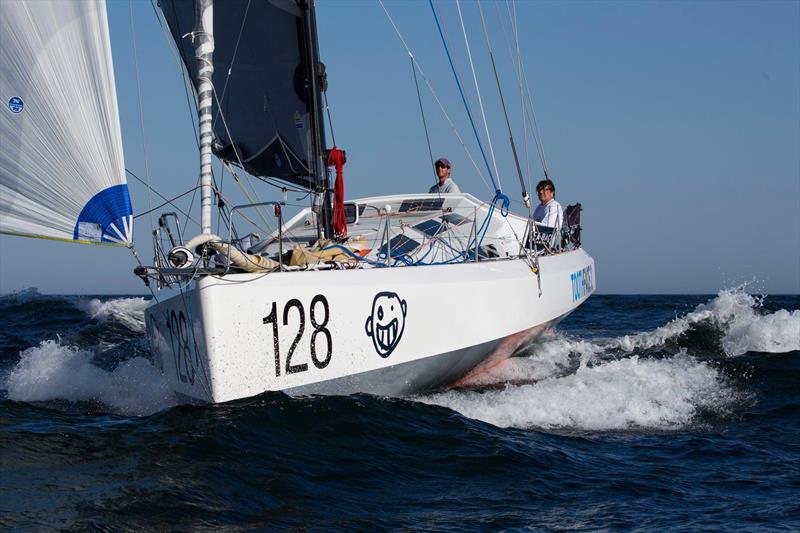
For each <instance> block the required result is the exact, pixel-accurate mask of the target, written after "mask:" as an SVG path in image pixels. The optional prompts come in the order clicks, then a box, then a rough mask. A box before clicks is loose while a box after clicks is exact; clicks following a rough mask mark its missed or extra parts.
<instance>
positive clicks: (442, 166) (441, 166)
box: [436, 163, 450, 168]
mask: <svg viewBox="0 0 800 533" xmlns="http://www.w3.org/2000/svg"><path fill="white" fill-rule="evenodd" d="M436 168H450V167H448V166H447V165H443V164H441V163H436Z"/></svg>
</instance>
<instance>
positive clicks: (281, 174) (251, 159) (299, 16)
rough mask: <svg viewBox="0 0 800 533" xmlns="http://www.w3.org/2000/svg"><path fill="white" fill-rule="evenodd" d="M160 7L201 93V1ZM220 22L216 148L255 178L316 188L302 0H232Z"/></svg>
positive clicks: (168, 1) (217, 16)
mask: <svg viewBox="0 0 800 533" xmlns="http://www.w3.org/2000/svg"><path fill="white" fill-rule="evenodd" d="M160 5H161V10H162V12H163V14H164V17H165V19H166V21H167V24H168V25H169V27H170V32H171V33H172V36H173V39H174V40H175V42H176V44H177V47H178V50H179V51H180V54H181V57H182V58H183V63H184V66H185V68H186V70H187V71H188V73H189V75H190V77H191V78H192V80H193V83H194V87H195V90H196V91H197V90H198V88H199V86H200V83H201V79H200V77H199V75H198V67H197V64H196V61H195V59H194V57H195V52H194V45H193V43H192V39H193V38H194V36H193V35H192V32H193V30H194V29H195V27H196V20H195V16H196V15H195V6H194V3H193V2H185V1H180V0H162V1H161V2H160ZM213 25H214V55H213V62H214V74H213V85H214V91H215V95H214V99H213V102H212V110H213V117H214V121H213V131H214V139H215V142H214V145H213V151H214V154H215V155H216V156H217V157H219V158H220V159H222V160H224V161H226V162H229V163H231V164H234V165H237V166H240V167H243V168H244V169H245V170H246V171H248V172H250V173H251V174H253V175H255V176H266V177H272V178H277V179H279V180H283V181H285V182H289V183H291V184H294V185H298V186H300V187H304V188H306V189H313V188H314V186H315V180H316V178H315V177H314V175H313V174H314V173H313V170H312V168H313V165H310V164H309V160H311V146H310V143H311V142H312V140H311V124H310V109H311V105H312V104H311V102H310V101H309V100H310V98H309V97H308V95H309V87H308V82H307V77H306V74H305V73H306V72H307V70H308V69H306V68H305V65H304V63H303V62H304V61H305V57H304V55H303V54H302V50H303V46H304V41H305V39H306V37H305V33H304V26H303V13H302V11H301V9H300V7H299V6H298V4H297V3H296V2H295V1H294V0H269V1H260V2H254V1H248V0H227V1H226V2H224V7H220V8H219V9H215V10H214V22H213Z"/></svg>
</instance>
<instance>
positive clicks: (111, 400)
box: [5, 340, 175, 415]
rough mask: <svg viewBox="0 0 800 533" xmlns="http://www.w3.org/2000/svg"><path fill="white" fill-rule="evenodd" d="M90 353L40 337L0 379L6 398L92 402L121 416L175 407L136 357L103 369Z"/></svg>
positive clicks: (160, 381) (160, 380) (156, 375)
mask: <svg viewBox="0 0 800 533" xmlns="http://www.w3.org/2000/svg"><path fill="white" fill-rule="evenodd" d="M93 356H94V354H93V353H92V352H91V351H88V350H80V349H78V348H76V347H74V346H63V345H61V344H60V342H58V341H52V340H48V341H43V342H42V343H41V344H39V346H34V347H32V348H28V349H27V350H25V351H23V352H22V353H21V354H20V361H19V363H17V365H16V366H15V367H14V369H13V370H11V372H10V373H9V374H8V376H7V377H6V379H5V386H6V389H7V390H8V398H9V399H11V400H16V401H23V402H43V401H51V400H66V401H69V402H78V401H98V402H101V403H103V404H105V405H108V406H110V407H111V408H113V409H114V410H117V411H119V412H121V413H124V414H135V415H139V414H149V413H153V412H156V411H159V410H162V409H166V408H168V407H171V406H172V405H175V400H174V399H173V397H172V393H171V391H170V387H169V385H168V383H167V381H166V379H165V378H164V377H163V376H162V374H161V373H160V372H159V371H158V370H157V369H156V368H155V367H154V366H153V365H152V364H151V363H150V362H149V361H148V360H146V359H144V358H142V357H136V358H134V359H131V360H128V361H125V362H124V363H121V364H120V365H119V366H118V367H117V368H116V369H114V370H113V371H111V372H109V371H106V370H103V369H102V368H99V367H97V366H95V365H94V364H92V359H93Z"/></svg>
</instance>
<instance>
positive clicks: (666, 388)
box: [419, 353, 739, 431]
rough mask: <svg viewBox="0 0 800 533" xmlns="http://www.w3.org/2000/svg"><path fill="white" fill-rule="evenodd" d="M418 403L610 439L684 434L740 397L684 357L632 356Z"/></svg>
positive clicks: (503, 423) (502, 423) (715, 373)
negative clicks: (699, 418)
mask: <svg viewBox="0 0 800 533" xmlns="http://www.w3.org/2000/svg"><path fill="white" fill-rule="evenodd" d="M419 400H420V401H422V402H424V403H429V404H435V405H440V406H444V407H449V408H451V409H453V410H455V411H458V412H459V413H461V414H463V415H464V416H467V417H469V418H474V419H478V420H483V421H484V422H488V423H490V424H493V425H496V426H499V427H515V428H522V429H528V428H534V427H538V428H545V429H557V428H570V429H582V430H590V431H600V430H602V431H608V430H628V429H637V428H646V429H659V430H671V429H679V428H683V427H685V426H686V425H688V424H690V423H692V421H693V420H694V418H695V416H696V415H697V414H698V413H699V412H702V411H704V410H712V411H715V412H719V411H721V410H726V409H728V408H729V407H730V406H731V405H732V404H733V403H734V402H736V401H738V400H739V397H738V395H737V393H736V392H735V391H734V389H732V388H731V387H729V386H728V385H727V383H726V379H725V378H724V377H723V375H722V374H721V373H720V372H719V370H717V369H715V368H714V367H712V366H711V365H709V364H708V363H705V362H701V361H698V360H696V359H695V358H694V357H691V356H689V355H686V354H685V353H684V354H680V355H678V356H675V357H672V358H669V359H642V358H639V357H638V356H633V357H629V358H626V359H621V360H616V361H609V362H605V363H601V364H598V365H595V366H581V367H579V368H578V370H577V371H576V372H575V373H573V374H569V375H566V376H554V377H549V378H546V379H543V380H541V381H538V382H536V383H530V384H525V385H508V386H506V387H505V388H503V389H502V390H480V391H475V390H471V391H463V390H453V391H447V392H443V393H439V394H433V395H429V396H426V397H422V398H419Z"/></svg>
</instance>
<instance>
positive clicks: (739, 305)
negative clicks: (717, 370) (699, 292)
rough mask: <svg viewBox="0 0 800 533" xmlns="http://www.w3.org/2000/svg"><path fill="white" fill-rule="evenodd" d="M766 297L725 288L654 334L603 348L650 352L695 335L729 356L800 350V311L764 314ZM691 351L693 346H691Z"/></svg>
mask: <svg viewBox="0 0 800 533" xmlns="http://www.w3.org/2000/svg"><path fill="white" fill-rule="evenodd" d="M763 302H764V297H758V296H753V295H750V294H748V293H747V292H745V291H744V287H737V288H734V289H725V290H722V291H720V292H719V293H718V294H717V296H716V297H715V298H714V299H713V300H711V301H710V302H708V303H705V304H700V305H698V306H697V307H696V308H695V310H694V311H692V312H690V313H687V314H686V315H684V316H682V317H678V318H676V319H674V320H672V321H670V322H669V323H667V324H665V325H664V326H661V327H659V328H656V329H655V330H653V331H647V332H643V333H637V334H634V335H625V336H623V337H620V338H617V339H611V340H608V341H605V342H601V344H602V347H603V349H611V348H619V349H621V350H624V351H626V352H632V351H634V350H637V349H650V348H656V347H661V346H664V345H665V344H668V343H670V342H674V341H679V340H680V339H681V338H682V337H685V336H687V335H689V334H691V333H692V332H697V331H700V333H701V335H705V336H711V337H714V338H711V339H706V340H705V342H702V341H701V344H702V345H704V346H708V345H709V344H710V345H716V346H719V348H720V349H721V350H722V351H723V352H724V354H725V355H727V356H730V357H735V356H739V355H743V354H745V353H747V352H768V353H784V352H790V351H796V350H800V310H794V311H791V312H790V311H787V310H786V309H781V310H778V311H776V312H775V313H771V314H763V313H762V307H763ZM689 347H690V348H691V347H692V346H689Z"/></svg>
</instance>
